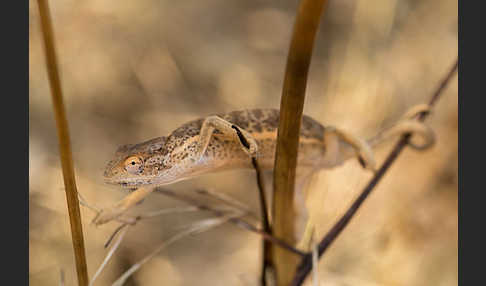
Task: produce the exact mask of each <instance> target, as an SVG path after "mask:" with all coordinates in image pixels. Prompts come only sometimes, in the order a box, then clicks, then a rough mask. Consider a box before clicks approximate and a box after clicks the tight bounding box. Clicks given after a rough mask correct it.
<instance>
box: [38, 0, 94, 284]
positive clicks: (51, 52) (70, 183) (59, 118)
mask: <svg viewBox="0 0 486 286" xmlns="http://www.w3.org/2000/svg"><path fill="white" fill-rule="evenodd" d="M37 3H38V7H39V15H40V20H41V30H42V35H43V38H44V51H45V56H46V65H47V75H48V78H49V85H50V87H51V95H52V103H53V108H54V117H55V120H56V127H57V128H56V130H57V138H58V140H59V151H60V156H61V166H62V174H63V178H64V187H65V190H66V201H67V207H68V212H69V221H70V225H71V239H72V243H73V249H74V259H75V262H76V273H77V276H78V283H79V285H82V286H86V285H88V268H87V266H86V253H85V249H84V238H83V228H82V224H81V214H80V211H79V202H78V195H77V190H76V180H75V177H74V167H73V159H72V152H71V143H70V139H69V128H68V122H67V119H66V112H65V109H64V103H63V96H62V88H61V80H60V76H59V70H58V64H57V57H56V50H55V44H54V31H53V28H52V20H51V15H50V11H49V5H48V3H47V0H38V1H37Z"/></svg>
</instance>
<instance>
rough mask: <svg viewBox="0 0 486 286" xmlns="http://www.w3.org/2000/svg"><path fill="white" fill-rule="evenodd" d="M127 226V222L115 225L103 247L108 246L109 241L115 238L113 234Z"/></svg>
mask: <svg viewBox="0 0 486 286" xmlns="http://www.w3.org/2000/svg"><path fill="white" fill-rule="evenodd" d="M127 226H129V224H128V223H123V224H121V225H120V226H119V227H117V228H116V229H115V230H114V231H113V233H112V234H111V235H110V237H109V238H108V240H107V241H106V242H105V244H104V245H103V247H104V248H107V247H108V246H110V243H111V242H112V241H113V238H115V236H116V235H117V234H118V233H119V232H120V230H122V229H124V228H125V227H127Z"/></svg>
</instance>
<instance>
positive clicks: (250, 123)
mask: <svg viewBox="0 0 486 286" xmlns="http://www.w3.org/2000/svg"><path fill="white" fill-rule="evenodd" d="M216 115H217V116H219V117H221V118H223V119H224V120H226V121H228V122H230V123H232V124H234V125H236V126H238V127H239V128H240V129H244V130H246V131H247V132H249V133H250V134H251V135H252V137H253V138H254V139H255V140H256V141H257V144H258V153H257V158H258V162H259V164H260V166H261V167H262V168H264V169H271V168H272V166H273V164H274V156H275V148H276V138H277V128H278V121H279V116H280V114H279V110H277V109H253V110H242V111H233V112H230V113H226V114H216ZM204 119H205V118H201V119H197V120H193V121H190V122H188V123H186V124H184V125H182V126H180V127H179V128H177V129H175V130H174V131H173V132H172V133H171V134H170V135H169V136H167V137H165V136H164V137H158V138H154V139H151V140H148V141H145V142H142V143H139V144H129V145H124V146H121V147H120V148H118V150H117V151H116V154H115V156H114V159H113V160H112V161H110V162H109V163H108V165H107V167H106V169H105V173H104V176H105V180H106V182H107V183H109V184H116V185H120V186H122V187H125V188H137V187H141V186H147V185H148V186H156V185H165V184H169V183H173V182H176V181H180V180H184V179H188V178H190V177H193V176H196V175H200V174H204V173H210V172H216V171H221V170H228V169H237V168H252V165H251V159H250V157H249V155H248V154H247V153H245V152H244V151H243V149H242V147H241V144H240V143H239V142H238V141H237V140H235V138H234V137H229V136H225V135H224V134H223V133H222V132H220V131H219V130H215V131H214V133H213V135H212V137H211V140H210V142H209V145H208V147H207V149H206V152H204V155H203V156H202V157H201V158H196V156H195V153H196V152H195V151H196V149H197V144H198V140H199V134H200V129H201V126H202V124H203V122H204ZM324 130H325V129H324V127H323V126H322V125H321V124H320V123H319V122H317V121H315V120H314V119H312V118H311V117H309V116H306V115H304V116H303V118H302V126H301V129H300V141H299V142H300V143H299V158H298V165H299V166H300V165H305V166H310V167H313V168H319V164H320V163H321V162H320V160H319V158H323V157H324V155H325V151H326V148H325V144H324ZM133 156H136V157H137V158H139V159H140V160H141V162H143V163H142V166H140V171H139V172H138V173H136V174H133V173H130V172H127V170H126V169H125V167H126V166H125V161H126V160H127V158H131V157H133Z"/></svg>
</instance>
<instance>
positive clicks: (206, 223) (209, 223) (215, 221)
mask: <svg viewBox="0 0 486 286" xmlns="http://www.w3.org/2000/svg"><path fill="white" fill-rule="evenodd" d="M236 215H240V214H236ZM234 216H235V214H232V215H226V216H223V217H218V218H210V219H205V220H203V221H201V222H198V223H194V224H193V225H192V226H191V227H189V228H187V229H186V230H184V231H181V232H179V233H177V234H175V235H173V236H172V237H170V238H169V239H167V240H165V241H164V242H162V243H161V244H160V245H159V246H158V247H157V248H156V249H155V250H154V251H152V252H151V253H150V254H149V255H147V256H145V257H144V258H143V259H142V260H140V261H139V262H137V263H135V264H134V265H132V266H131V267H130V268H129V269H128V270H127V271H125V272H124V273H123V274H122V275H121V276H120V277H119V278H118V279H117V280H116V281H115V282H114V283H113V284H112V286H122V285H123V284H124V283H125V282H126V280H127V279H128V278H129V277H130V276H131V275H132V274H133V273H134V272H135V271H137V270H138V269H140V267H142V265H144V264H145V263H147V262H148V261H150V260H151V259H152V258H154V257H155V256H156V255H157V254H158V253H159V252H160V251H162V250H163V249H164V248H166V247H167V246H169V245H170V244H172V243H174V242H176V241H178V240H179V239H181V238H184V237H186V236H188V235H191V234H194V233H200V232H202V231H206V230H208V229H210V228H213V227H216V226H218V225H221V224H223V223H225V222H227V221H228V220H229V219H231V218H232V217H234Z"/></svg>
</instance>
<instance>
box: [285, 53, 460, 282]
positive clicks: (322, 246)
mask: <svg viewBox="0 0 486 286" xmlns="http://www.w3.org/2000/svg"><path fill="white" fill-rule="evenodd" d="M457 68H458V60H456V62H455V64H454V65H453V66H452V68H451V69H450V70H449V71H448V72H447V74H446V76H445V77H444V78H443V79H442V81H441V82H440V84H439V86H438V87H437V89H436V90H435V91H434V93H433V94H432V97H431V99H430V101H429V103H428V104H429V106H430V108H432V107H433V106H434V105H435V103H436V102H437V100H438V99H439V97H440V95H441V94H442V93H443V91H444V89H445V87H446V86H447V84H448V83H449V82H450V81H451V79H452V77H453V76H454V74H456V72H457ZM427 115H428V113H421V114H420V115H419V116H418V118H417V120H419V121H424V120H425V118H426V117H427ZM409 140H410V134H405V135H403V136H402V137H401V139H400V141H398V143H397V144H396V145H395V147H394V148H393V150H392V151H391V152H390V154H389V155H388V157H387V158H386V159H385V162H384V163H383V165H381V167H380V168H379V169H378V171H377V172H376V174H375V175H374V176H373V178H372V179H371V180H370V182H369V183H368V185H367V186H366V187H365V188H364V190H363V191H362V192H361V194H360V195H359V197H358V198H357V199H356V200H355V201H354V202H353V204H352V205H351V206H350V207H349V208H348V210H347V211H346V212H345V213H344V214H343V216H342V217H341V218H340V219H339V221H338V222H336V224H335V225H334V226H333V227H332V228H331V229H330V230H329V232H328V233H327V234H326V235H325V236H324V237H323V238H322V240H321V241H320V242H319V244H318V246H317V250H318V256H319V258H321V257H322V255H323V254H324V252H325V251H326V250H327V248H328V247H329V246H330V245H331V243H332V242H333V241H334V240H335V239H336V238H337V236H338V235H339V234H340V233H341V232H342V230H343V229H344V228H345V227H346V226H347V224H348V223H349V221H350V220H351V218H353V216H354V214H355V213H356V212H357V211H358V209H359V207H360V206H361V204H363V202H364V201H365V199H366V198H367V197H368V195H369V194H370V193H371V191H372V190H373V189H374V188H375V187H376V185H377V184H378V182H379V181H380V180H381V179H382V178H383V176H384V175H385V173H386V172H387V171H388V169H389V168H390V166H391V165H392V164H393V162H395V160H396V159H397V158H398V155H400V153H401V151H402V150H403V149H404V148H405V147H406V146H407V145H408V143H409ZM312 265H313V262H312V254H307V255H306V256H304V257H303V258H302V261H301V263H300V265H299V267H298V269H297V273H296V275H295V277H294V279H293V281H292V284H291V285H293V286H298V285H302V283H304V280H305V278H306V277H307V275H308V274H309V272H310V271H311V269H312Z"/></svg>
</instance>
